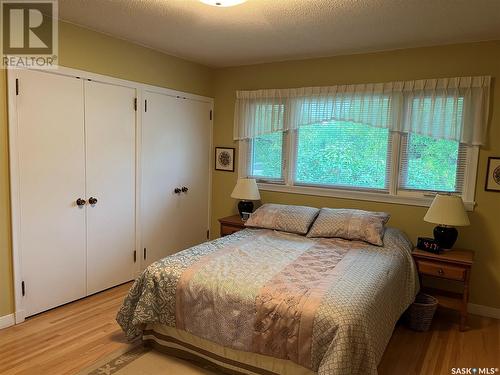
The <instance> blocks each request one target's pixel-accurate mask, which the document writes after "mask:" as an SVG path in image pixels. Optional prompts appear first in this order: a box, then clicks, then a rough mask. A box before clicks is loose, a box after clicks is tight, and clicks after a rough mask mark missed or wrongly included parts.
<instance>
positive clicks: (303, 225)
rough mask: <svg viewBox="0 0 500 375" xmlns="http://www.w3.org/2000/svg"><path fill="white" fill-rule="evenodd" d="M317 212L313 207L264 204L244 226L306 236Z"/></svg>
mask: <svg viewBox="0 0 500 375" xmlns="http://www.w3.org/2000/svg"><path fill="white" fill-rule="evenodd" d="M318 212H319V209H318V208H313V207H306V206H293V205H283V204H272V203H266V204H264V205H262V206H260V207H259V208H258V209H257V210H255V212H254V213H253V214H251V215H250V218H249V219H248V220H247V221H246V223H245V225H246V226H247V227H254V228H266V229H275V230H279V231H283V232H290V233H297V234H306V233H307V231H308V230H309V227H310V226H311V224H312V222H313V221H314V219H315V218H316V216H317V215H318Z"/></svg>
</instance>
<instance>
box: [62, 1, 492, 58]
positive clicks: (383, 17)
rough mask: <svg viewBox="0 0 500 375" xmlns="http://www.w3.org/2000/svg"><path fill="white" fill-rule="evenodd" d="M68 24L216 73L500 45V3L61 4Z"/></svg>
mask: <svg viewBox="0 0 500 375" xmlns="http://www.w3.org/2000/svg"><path fill="white" fill-rule="evenodd" d="M59 14H60V17H61V18H62V19H63V20H66V21H69V22H72V23H76V24H79V25H83V26H85V27H88V28H90V29H94V30H97V31H101V32H104V33H107V34H110V35H113V36H116V37H119V38H123V39H127V40H130V41H133V42H136V43H139V44H142V45H145V46H148V47H151V48H154V49H157V50H160V51H164V52H166V53H169V54H172V55H175V56H179V57H183V58H185V59H188V60H192V61H196V62H199V63H203V64H206V65H210V66H232V65H243V64H251V63H260V62H269V61H281V60H291V59H300V58H309V57H319V56H330V55H339V54H348V53H360V52H372V51H382V50H391V49H399V48H408V47H418V46H430V45H441V44H450V43H458V42H470V41H480V40H493V39H496V40H500V0H248V1H247V2H246V3H244V4H242V5H237V6H235V7H229V8H218V7H212V6H209V5H205V4H202V3H200V2H199V1H197V0H60V1H59Z"/></svg>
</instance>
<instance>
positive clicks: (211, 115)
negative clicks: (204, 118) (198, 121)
mask: <svg viewBox="0 0 500 375" xmlns="http://www.w3.org/2000/svg"><path fill="white" fill-rule="evenodd" d="M210 120H212V110H210Z"/></svg>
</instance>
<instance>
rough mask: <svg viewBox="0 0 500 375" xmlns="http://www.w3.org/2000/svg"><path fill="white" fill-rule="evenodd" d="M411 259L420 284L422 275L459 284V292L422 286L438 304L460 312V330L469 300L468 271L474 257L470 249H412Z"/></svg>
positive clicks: (464, 320) (463, 324)
mask: <svg viewBox="0 0 500 375" xmlns="http://www.w3.org/2000/svg"><path fill="white" fill-rule="evenodd" d="M412 256H413V259H414V260H415V263H416V265H417V270H418V275H419V278H420V285H422V276H430V277H432V278H436V279H446V280H452V281H453V282H456V283H458V284H460V285H459V286H460V289H461V292H458V293H457V292H449V291H447V290H445V289H441V288H439V287H434V288H423V290H422V291H423V292H424V293H428V294H430V295H433V296H434V297H436V298H437V299H438V301H439V305H440V306H443V307H446V308H450V309H453V310H457V311H459V312H460V330H461V331H463V330H464V329H465V324H466V322H467V303H468V302H469V282H470V272H471V268H472V263H473V259H474V252H473V251H472V250H461V249H452V250H447V251H445V252H442V253H440V254H433V253H430V252H427V251H422V250H419V249H413V252H412Z"/></svg>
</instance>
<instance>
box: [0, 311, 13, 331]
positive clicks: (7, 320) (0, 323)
mask: <svg viewBox="0 0 500 375" xmlns="http://www.w3.org/2000/svg"><path fill="white" fill-rule="evenodd" d="M14 324H16V319H15V317H14V314H9V315H4V316H0V329H4V328H7V327H10V326H13V325H14Z"/></svg>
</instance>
